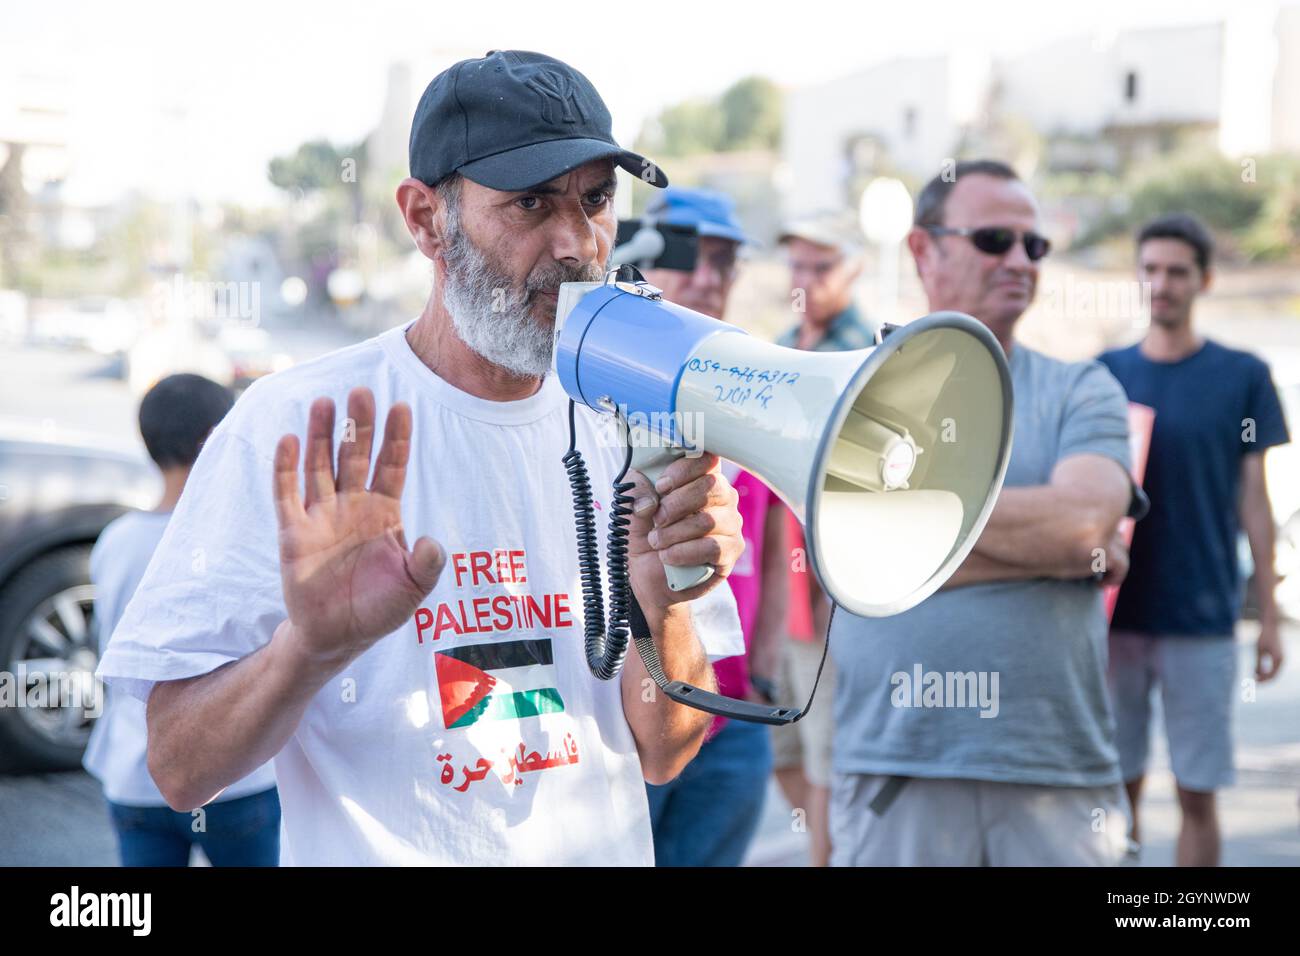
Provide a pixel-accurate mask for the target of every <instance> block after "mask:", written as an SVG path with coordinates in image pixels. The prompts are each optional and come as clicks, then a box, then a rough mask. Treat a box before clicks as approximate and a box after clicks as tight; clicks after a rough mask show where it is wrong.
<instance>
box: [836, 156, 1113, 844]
mask: <svg viewBox="0 0 1300 956" xmlns="http://www.w3.org/2000/svg"><path fill="white" fill-rule="evenodd" d="M907 243H908V248H909V249H910V250H911V252H912V255H913V257H914V258H915V260H916V267H917V273H918V275H919V277H920V280H921V284H922V286H923V287H924V288H925V292H926V296H927V298H928V300H929V305H930V308H931V309H932V310H935V311H938V310H942V309H953V310H956V311H960V312H965V313H968V314H970V315H972V316H974V317H975V318H976V319H978V320H979V321H981V322H983V323H984V324H985V325H986V326H987V327H988V328H989V329H990V330H991V331H992V332H993V334H994V335H995V336H996V337H997V339H998V341H999V342H1000V343H1001V344H1002V347H1003V349H1004V350H1005V351H1006V353H1007V359H1008V363H1009V365H1010V368H1011V379H1012V388H1013V394H1014V414H1015V421H1014V429H1015V430H1014V441H1013V445H1012V451H1011V459H1010V464H1009V467H1008V470H1007V475H1006V482H1005V486H1004V488H1003V490H1002V493H1001V494H1000V496H999V498H998V502H997V504H996V506H995V507H994V510H993V513H992V516H991V518H990V519H989V522H988V525H987V526H986V528H985V530H984V532H983V533H982V534H981V535H980V538H979V541H978V542H977V543H976V545H975V549H974V551H972V552H971V554H970V556H969V558H967V560H966V561H965V562H964V563H963V565H962V566H961V568H959V569H958V571H957V573H956V574H955V575H954V576H953V578H952V579H951V580H950V581H949V582H948V584H947V585H946V586H945V587H944V589H943V590H941V591H940V592H939V593H937V594H935V595H934V596H932V597H931V598H929V599H928V600H926V601H924V602H922V603H921V604H920V605H918V606H917V607H915V608H913V609H911V610H910V611H906V612H904V613H902V614H899V615H896V616H894V617H889V618H874V619H866V618H860V617H855V616H853V615H851V614H849V613H847V612H845V611H843V610H840V611H839V612H837V613H836V615H835V620H834V625H833V628H832V634H831V655H832V657H833V658H834V659H835V665H836V679H837V684H836V696H835V723H836V736H835V748H834V755H835V756H834V770H835V773H834V775H833V781H832V792H831V841H832V845H833V847H834V859H833V862H835V863H836V864H840V865H971V866H976V865H992V866H1007V865H1011V866H1015V865H1084V864H1094V865H1095V864H1111V863H1116V862H1118V861H1119V860H1120V859H1122V857H1123V853H1124V851H1125V849H1126V837H1125V828H1126V826H1127V812H1128V811H1127V804H1126V801H1125V798H1124V791H1123V789H1122V787H1121V785H1120V774H1119V764H1118V760H1117V756H1116V751H1115V744H1114V722H1113V720H1112V718H1111V713H1110V709H1109V706H1108V703H1107V697H1106V682H1105V667H1106V623H1105V616H1104V613H1103V610H1102V600H1101V588H1100V587H1099V586H1098V585H1099V584H1103V583H1112V582H1114V581H1116V580H1119V579H1120V578H1122V576H1123V574H1124V571H1125V569H1126V566H1127V559H1126V556H1125V554H1124V551H1123V548H1122V546H1121V545H1120V544H1119V541H1118V539H1117V537H1116V535H1115V532H1116V526H1117V525H1118V523H1119V520H1120V518H1121V517H1122V516H1123V515H1124V514H1125V512H1126V511H1127V510H1128V509H1129V508H1130V504H1131V501H1132V499H1133V488H1132V485H1131V483H1130V480H1129V477H1128V424H1127V406H1126V402H1125V398H1124V393H1123V391H1122V390H1121V389H1120V387H1119V384H1118V383H1117V382H1116V381H1115V379H1114V378H1113V377H1112V376H1111V375H1110V373H1109V372H1107V371H1106V369H1105V368H1104V367H1103V366H1101V365H1100V364H1098V363H1097V362H1078V363H1066V362H1059V361H1056V360H1054V359H1051V358H1048V357H1047V356H1045V355H1042V354H1040V353H1038V352H1035V351H1032V350H1031V349H1028V348H1026V347H1025V346H1024V345H1021V344H1019V343H1017V342H1015V341H1014V332H1015V327H1016V322H1017V321H1018V320H1019V319H1020V317H1021V315H1023V314H1024V312H1025V310H1026V309H1028V308H1029V306H1030V303H1032V301H1033V298H1034V291H1035V288H1036V285H1037V281H1038V269H1039V263H1040V262H1041V260H1042V257H1043V255H1044V254H1045V253H1046V252H1047V249H1048V244H1047V242H1046V240H1044V239H1042V237H1041V227H1040V225H1039V216H1038V207H1037V204H1036V203H1035V201H1034V198H1033V196H1032V195H1031V194H1030V192H1029V190H1028V188H1027V187H1026V186H1025V185H1024V183H1022V182H1021V181H1020V179H1019V178H1018V177H1017V176H1016V174H1015V172H1014V171H1013V170H1012V169H1011V168H1010V167H1009V166H1007V165H1005V164H1003V163H1000V162H993V161H979V162H964V163H958V164H957V165H956V166H955V168H950V169H948V170H946V171H945V173H944V174H941V175H939V176H936V177H935V178H934V179H933V180H931V181H930V183H929V184H928V185H927V186H926V187H925V189H924V190H923V191H922V192H921V194H920V196H919V197H918V200H917V207H916V218H915V226H914V228H913V229H912V231H911V233H910V234H909V235H908V237H907ZM962 425H963V423H962V421H961V420H960V419H957V420H955V421H953V422H952V423H951V426H952V431H951V440H953V441H962V440H963V432H962ZM883 546H887V542H867V543H864V547H883ZM913 685H915V686H913ZM973 686H977V687H980V688H983V689H985V690H986V691H988V693H985V692H983V691H981V692H980V693H978V694H976V693H973V692H972V693H962V692H961V691H963V690H967V689H970V688H971V687H973Z"/></svg>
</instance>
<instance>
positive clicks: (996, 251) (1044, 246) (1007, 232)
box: [925, 226, 1052, 262]
mask: <svg viewBox="0 0 1300 956" xmlns="http://www.w3.org/2000/svg"><path fill="white" fill-rule="evenodd" d="M925 231H926V232H928V233H929V234H930V235H932V236H965V237H966V238H967V239H969V240H970V241H971V243H972V244H973V245H974V246H975V248H976V249H978V250H979V251H980V252H985V253H988V254H989V255H991V256H1000V255H1004V254H1005V253H1006V252H1007V251H1008V250H1009V249H1010V248H1011V247H1012V246H1014V245H1015V244H1016V239H1018V238H1022V237H1021V235H1020V233H1018V232H1016V230H1014V229H1008V228H1007V227H1005V226H982V227H981V228H979V229H954V228H952V227H951V226H926V227H925ZM1023 240H1024V243H1025V255H1027V256H1028V257H1029V261H1030V262H1037V261H1038V260H1039V259H1041V258H1043V256H1045V255H1047V254H1048V253H1049V252H1051V251H1052V241H1051V240H1050V239H1048V238H1047V237H1046V236H1040V235H1039V234H1038V233H1036V232H1026V233H1025V234H1024V236H1023Z"/></svg>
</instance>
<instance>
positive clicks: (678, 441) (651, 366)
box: [555, 273, 1012, 719]
mask: <svg viewBox="0 0 1300 956" xmlns="http://www.w3.org/2000/svg"><path fill="white" fill-rule="evenodd" d="M555 371H556V373H557V375H558V379H559V382H560V384H561V385H562V386H563V388H564V390H565V391H566V392H567V393H568V395H569V397H570V398H571V399H572V400H573V401H574V402H578V403H581V404H584V405H587V406H589V407H591V408H593V409H596V410H597V411H601V412H605V413H609V414H615V415H618V416H620V417H621V418H623V419H624V420H625V421H626V422H627V423H628V435H629V443H630V446H631V452H632V454H631V457H630V462H631V466H632V467H635V468H637V469H638V470H640V471H642V472H643V473H644V474H645V475H646V477H647V478H649V479H650V481H651V482H654V481H655V480H656V479H657V478H658V476H659V475H660V474H661V473H662V472H663V470H664V469H665V468H667V466H668V465H669V464H670V463H671V462H672V461H674V460H675V459H677V458H679V457H682V456H683V455H687V454H692V453H698V452H700V451H708V452H712V453H714V454H716V455H718V456H719V457H722V458H726V459H728V460H730V461H732V462H735V463H736V464H737V465H739V466H740V467H742V468H744V469H745V470H747V471H749V472H751V473H752V474H754V475H755V476H756V477H758V478H759V479H761V480H762V481H763V482H765V483H766V484H767V485H768V486H769V487H771V488H772V490H773V491H774V492H775V493H776V494H777V496H778V497H780V498H781V500H782V501H783V502H785V504H786V505H787V506H788V507H789V508H790V509H791V510H792V511H793V512H794V514H795V516H796V517H797V518H798V519H799V521H800V523H801V524H802V525H803V528H804V535H805V543H806V545H807V549H808V558H809V560H810V564H811V567H812V570H813V572H814V573H815V574H816V575H817V578H818V580H819V581H820V583H821V585H822V588H823V590H824V591H825V592H826V594H827V596H828V597H830V598H831V600H832V601H834V602H835V604H836V605H838V606H841V607H843V608H845V609H846V610H848V611H851V612H852V613H854V614H858V615H862V616H865V617H882V616H887V615H891V614H897V613H899V612H901V611H904V610H906V609H908V608H910V607H912V606H914V605H916V604H917V603H919V602H920V601H922V600H924V599H925V598H926V597H928V596H929V595H930V594H932V593H934V591H936V590H937V589H938V588H939V587H940V586H941V585H942V584H943V583H944V581H946V580H947V579H948V578H949V577H950V576H951V575H952V573H953V572H954V571H955V570H956V569H957V567H958V566H959V565H960V564H961V562H962V561H963V560H964V559H965V558H966V556H967V555H968V554H969V553H970V551H971V549H972V548H973V547H974V545H975V541H976V539H977V538H978V537H979V534H980V531H981V530H982V529H983V527H984V525H985V523H986V522H987V521H988V517H989V514H990V513H991V511H992V509H993V505H994V502H995V501H996V499H997V495H998V492H999V490H1000V489H1001V486H1002V481H1003V478H1004V477H1005V474H1006V468H1007V461H1008V458H1009V455H1010V449H1011V430H1012V428H1011V423H1012V397H1011V376H1010V372H1009V370H1008V367H1007V362H1006V357H1005V355H1004V353H1003V351H1002V347H1001V346H1000V345H999V344H998V341H997V339H996V338H994V336H993V335H992V333H990V332H989V331H988V329H986V328H985V327H984V326H983V325H982V324H980V323H979V322H977V321H976V320H975V319H973V318H971V317H970V316H967V315H963V314H961V313H958V312H937V313H933V314H931V315H928V316H926V317H924V318H922V319H918V320H916V321H913V322H910V323H908V324H907V325H904V326H900V327H897V328H895V329H893V330H892V331H890V332H889V334H888V335H886V336H884V337H883V338H881V340H880V341H879V342H878V344H877V345H876V346H875V347H874V348H867V349H860V350H855V351H848V352H809V351H801V350H798V349H789V348H783V347H781V346H777V345H772V344H770V343H768V342H764V341H761V340H759V339H757V338H755V337H753V336H751V335H749V334H747V333H746V332H745V331H744V330H742V329H740V328H738V327H736V326H734V325H729V324H727V323H725V322H720V321H718V320H716V319H713V318H710V317H708V316H705V315H701V314H700V313H698V312H694V311H692V310H690V309H686V308H683V307H682V306H680V305H676V304H675V303H672V302H668V301H666V300H664V298H663V296H662V294H661V293H660V292H659V290H657V289H655V288H654V287H652V286H650V285H648V284H647V283H645V282H635V281H626V280H625V279H622V278H620V275H619V273H610V275H609V276H608V277H607V278H606V280H605V281H604V282H601V283H590V282H586V283H565V284H563V285H561V287H560V294H559V298H558V303H557V310H556V348H555ZM665 572H666V574H667V575H668V581H669V586H670V587H672V588H674V589H677V590H684V589H686V588H689V587H693V586H694V585H696V584H698V583H700V582H701V581H703V580H706V579H707V577H708V576H709V575H710V574H711V573H712V569H711V568H707V567H702V568H678V567H666V568H665ZM643 657H644V654H643ZM705 709H709V708H705ZM715 712H717V711H715ZM750 719H756V718H750Z"/></svg>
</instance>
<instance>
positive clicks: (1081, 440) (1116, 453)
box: [1056, 362, 1130, 474]
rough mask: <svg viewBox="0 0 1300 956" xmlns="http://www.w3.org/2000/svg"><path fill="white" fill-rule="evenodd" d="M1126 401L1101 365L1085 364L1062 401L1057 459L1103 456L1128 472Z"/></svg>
mask: <svg viewBox="0 0 1300 956" xmlns="http://www.w3.org/2000/svg"><path fill="white" fill-rule="evenodd" d="M1129 454H1130V453H1129V438H1128V399H1127V398H1126V397H1125V395H1124V389H1123V388H1122V387H1121V386H1120V384H1119V382H1118V381H1116V379H1115V376H1114V375H1112V374H1111V373H1110V371H1109V370H1108V369H1107V368H1106V367H1105V366H1104V365H1102V364H1101V363H1100V362H1087V363H1084V364H1083V366H1082V369H1081V371H1080V373H1079V375H1078V377H1077V378H1076V379H1075V380H1074V383H1073V386H1072V387H1071V388H1070V392H1069V394H1068V395H1067V396H1066V400H1065V410H1064V413H1063V416H1062V421H1061V432H1060V437H1059V439H1058V441H1057V453H1056V459H1057V461H1060V460H1062V459H1064V458H1069V457H1070V456H1072V455H1103V456H1105V457H1106V458H1113V459H1114V460H1115V461H1117V462H1118V463H1119V464H1120V465H1121V466H1122V467H1123V469H1124V472H1125V473H1126V474H1127V473H1128V471H1129V460H1130V458H1129Z"/></svg>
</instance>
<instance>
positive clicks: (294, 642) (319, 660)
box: [271, 618, 350, 693]
mask: <svg viewBox="0 0 1300 956" xmlns="http://www.w3.org/2000/svg"><path fill="white" fill-rule="evenodd" d="M271 649H272V651H273V652H274V653H275V654H276V658H277V664H278V665H279V666H281V667H284V668H285V669H286V671H287V672H288V673H291V674H293V675H294V677H295V679H296V680H297V681H302V682H304V684H305V685H306V686H309V687H312V688H313V691H312V692H313V693H314V692H315V690H316V689H318V688H319V687H321V686H323V685H324V684H325V682H326V681H328V680H329V679H330V678H331V677H333V676H334V675H335V674H337V673H338V672H339V671H341V670H343V668H345V667H347V665H348V664H349V662H350V658H347V657H343V658H340V657H338V656H337V655H328V654H320V653H318V652H315V651H313V649H312V647H311V644H310V642H309V641H308V640H307V638H306V635H304V634H303V632H302V631H300V630H299V629H297V628H296V627H294V624H293V621H291V620H290V619H289V618H285V619H284V620H283V621H281V622H280V625H279V627H277V628H276V629H275V633H274V634H273V635H272V636H271Z"/></svg>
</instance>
